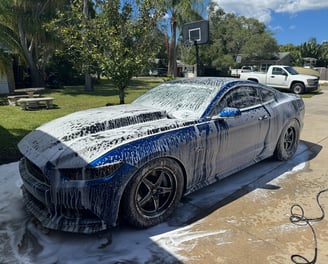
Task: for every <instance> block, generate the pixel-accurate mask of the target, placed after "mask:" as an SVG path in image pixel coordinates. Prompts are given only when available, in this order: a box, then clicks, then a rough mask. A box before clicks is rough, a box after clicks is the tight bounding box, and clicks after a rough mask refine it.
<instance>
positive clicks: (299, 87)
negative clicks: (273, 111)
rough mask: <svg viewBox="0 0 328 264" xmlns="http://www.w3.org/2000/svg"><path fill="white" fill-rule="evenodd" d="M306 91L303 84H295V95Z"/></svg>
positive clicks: (293, 86) (293, 89)
mask: <svg viewBox="0 0 328 264" xmlns="http://www.w3.org/2000/svg"><path fill="white" fill-rule="evenodd" d="M304 90H305V87H304V84H303V83H294V84H293V85H292V91H293V93H295V94H301V93H303V92H304Z"/></svg>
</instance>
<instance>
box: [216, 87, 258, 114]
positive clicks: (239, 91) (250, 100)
mask: <svg viewBox="0 0 328 264" xmlns="http://www.w3.org/2000/svg"><path fill="white" fill-rule="evenodd" d="M261 103H262V100H261V94H260V92H259V90H258V89H257V88H255V87H250V86H242V87H236V88H234V89H233V90H231V91H229V92H228V93H226V94H225V95H224V96H223V98H222V99H221V100H220V101H219V102H218V104H217V105H216V106H215V107H214V109H213V111H212V115H216V114H218V113H219V112H220V111H221V110H222V109H223V108H225V107H234V108H239V109H242V108H248V107H253V106H256V105H259V104H261Z"/></svg>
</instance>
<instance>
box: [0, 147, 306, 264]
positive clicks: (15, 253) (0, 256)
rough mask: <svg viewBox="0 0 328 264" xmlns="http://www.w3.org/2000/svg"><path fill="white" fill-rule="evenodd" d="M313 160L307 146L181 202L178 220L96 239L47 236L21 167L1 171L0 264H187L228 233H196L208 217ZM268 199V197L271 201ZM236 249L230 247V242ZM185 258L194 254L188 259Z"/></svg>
mask: <svg viewBox="0 0 328 264" xmlns="http://www.w3.org/2000/svg"><path fill="white" fill-rule="evenodd" d="M310 155H311V153H310V150H308V148H307V146H306V145H305V144H303V143H301V144H300V146H299V148H298V151H297V154H296V156H295V157H294V159H293V160H290V161H288V162H277V161H272V160H270V159H269V160H265V161H263V162H260V163H259V164H256V165H254V166H252V167H250V168H248V169H246V170H243V171H241V172H239V173H236V174H234V175H232V176H230V177H228V178H226V179H224V180H223V181H221V182H218V183H214V184H212V185H210V186H208V187H206V188H203V189H202V190H199V191H197V192H195V193H193V194H191V195H189V196H187V197H186V198H183V200H182V201H181V203H180V205H179V207H178V209H177V210H176V213H175V214H174V215H173V217H172V218H171V219H170V220H169V221H167V222H165V223H162V224H160V225H157V226H155V227H152V228H148V229H145V230H138V229H134V228H132V227H128V226H125V225H122V226H120V227H118V228H116V229H115V230H112V231H106V232H102V233H98V234H92V235H82V234H72V233H65V232H59V231H49V230H45V229H43V228H42V227H40V226H39V225H38V223H37V222H36V221H35V219H34V218H33V217H32V216H31V215H29V214H28V213H27V212H26V210H25V208H24V204H23V201H22V194H21V190H20V187H21V185H22V181H21V179H20V176H19V172H18V162H14V163H10V164H5V165H1V166H0V263H3V264H7V263H8V264H9V263H10V264H12V263H23V264H30V263H31V264H32V263H33V264H35V263H60V264H62V263H70V264H75V263H79V264H84V263H85V264H86V263H106V264H107V263H183V262H187V261H188V258H192V249H193V248H192V247H193V245H194V243H192V241H194V240H197V239H198V238H202V237H205V236H212V235H215V236H222V239H220V241H219V242H220V244H222V243H224V237H225V235H226V232H227V230H224V229H220V227H219V226H218V229H217V230H216V231H213V230H212V231H206V230H203V231H199V230H198V231H192V227H193V226H194V225H195V224H196V223H198V224H199V223H200V222H206V215H209V214H210V213H211V212H212V211H214V210H216V209H218V208H220V207H222V206H224V205H225V204H227V203H229V202H231V201H233V200H235V199H238V198H239V197H241V196H243V195H245V194H246V193H249V192H253V191H258V190H264V191H265V189H266V186H267V187H271V186H274V185H275V184H278V182H279V181H283V180H284V179H285V178H286V177H289V176H290V175H291V174H293V173H295V171H299V170H302V169H304V168H305V166H306V162H307V161H308V160H309V156H310ZM268 198H269V197H268ZM229 243H231V241H230V242H229ZM180 252H189V253H188V256H185V255H181V253H180Z"/></svg>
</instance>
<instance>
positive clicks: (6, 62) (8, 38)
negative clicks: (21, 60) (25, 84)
mask: <svg viewBox="0 0 328 264" xmlns="http://www.w3.org/2000/svg"><path fill="white" fill-rule="evenodd" d="M4 21H5V20H4ZM0 43H2V46H0V76H2V75H5V76H6V77H7V81H8V87H9V92H10V93H12V92H13V91H14V89H15V78H14V72H13V60H12V59H13V58H12V55H11V53H19V52H21V51H22V49H21V46H20V43H19V40H18V39H17V36H16V34H15V33H14V32H13V31H12V30H11V29H10V28H9V27H8V26H7V25H6V24H5V23H2V24H1V23H0Z"/></svg>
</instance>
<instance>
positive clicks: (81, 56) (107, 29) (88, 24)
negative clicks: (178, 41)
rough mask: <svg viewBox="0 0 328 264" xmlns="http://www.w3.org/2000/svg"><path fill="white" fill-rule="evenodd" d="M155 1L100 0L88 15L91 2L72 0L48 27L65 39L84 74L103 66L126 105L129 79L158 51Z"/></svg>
mask: <svg viewBox="0 0 328 264" xmlns="http://www.w3.org/2000/svg"><path fill="white" fill-rule="evenodd" d="M153 2H154V1H151V0H143V1H135V2H133V1H131V0H127V1H123V0H111V1H101V0H98V1H94V7H93V8H92V9H93V10H96V11H97V12H95V13H93V14H92V15H90V13H89V15H87V14H86V13H87V12H86V11H85V9H86V5H87V4H88V3H89V5H90V2H88V1H84V3H82V2H81V1H78V0H73V1H72V4H71V6H70V8H69V9H68V10H67V11H66V12H61V13H59V15H58V17H57V19H55V20H53V21H52V22H51V23H50V24H49V25H48V29H50V30H53V31H55V32H56V33H57V34H58V35H59V37H61V38H62V39H63V42H64V43H65V45H66V47H67V49H66V52H68V53H69V54H70V57H73V56H74V55H75V56H74V58H76V60H75V64H79V65H81V68H82V71H83V72H84V73H86V74H90V73H92V72H95V71H96V69H99V68H100V69H101V70H102V74H103V75H104V76H106V77H108V78H111V79H112V80H113V82H114V83H115V84H116V86H117V87H118V89H119V97H120V103H121V104H123V103H124V92H125V88H126V87H127V85H128V83H129V81H130V80H131V78H132V77H133V76H134V75H137V74H138V73H139V72H140V71H141V69H142V68H143V67H144V66H145V64H147V63H149V59H150V58H153V57H154V54H155V53H154V52H157V51H158V47H157V46H154V42H153V39H154V37H153V35H152V32H154V30H155V29H156V26H157V21H158V18H159V16H160V15H161V13H160V11H158V10H155V8H154V4H153ZM83 10H84V11H83Z"/></svg>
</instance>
